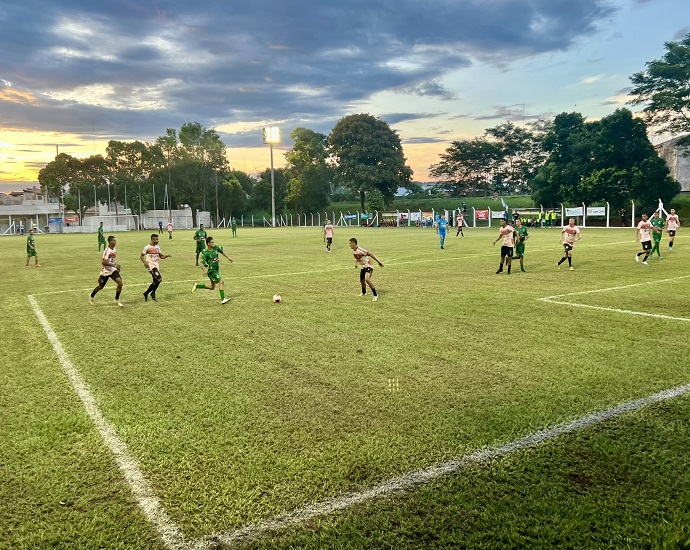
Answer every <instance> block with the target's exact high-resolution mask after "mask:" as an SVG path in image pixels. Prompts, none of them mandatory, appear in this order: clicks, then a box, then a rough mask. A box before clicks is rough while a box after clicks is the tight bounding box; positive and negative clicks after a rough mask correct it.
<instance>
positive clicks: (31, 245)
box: [26, 229, 41, 267]
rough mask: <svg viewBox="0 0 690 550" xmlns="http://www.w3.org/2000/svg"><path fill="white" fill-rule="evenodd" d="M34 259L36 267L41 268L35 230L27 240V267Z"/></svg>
mask: <svg viewBox="0 0 690 550" xmlns="http://www.w3.org/2000/svg"><path fill="white" fill-rule="evenodd" d="M32 256H33V257H34V261H35V262H36V267H41V264H39V263H38V252H36V241H35V240H34V230H33V229H31V230H30V231H29V236H28V237H27V238H26V267H29V258H31V257H32Z"/></svg>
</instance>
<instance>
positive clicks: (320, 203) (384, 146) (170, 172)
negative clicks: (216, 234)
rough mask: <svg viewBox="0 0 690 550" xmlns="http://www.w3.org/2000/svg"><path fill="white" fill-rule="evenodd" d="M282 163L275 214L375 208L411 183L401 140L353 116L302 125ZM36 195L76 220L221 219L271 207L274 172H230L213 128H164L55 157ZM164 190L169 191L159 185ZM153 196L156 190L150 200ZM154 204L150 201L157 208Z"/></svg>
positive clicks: (277, 172)
mask: <svg viewBox="0 0 690 550" xmlns="http://www.w3.org/2000/svg"><path fill="white" fill-rule="evenodd" d="M290 137H291V138H292V140H293V142H294V145H293V146H292V147H291V148H290V149H289V150H288V151H287V152H286V153H285V158H286V161H287V164H286V166H285V167H284V168H278V169H276V170H274V185H273V187H274V194H275V203H276V212H277V213H283V212H291V213H296V214H304V213H308V212H316V211H319V210H322V209H324V208H325V207H327V206H328V205H329V204H330V202H331V200H332V199H338V198H340V199H354V198H359V199H360V200H361V203H362V208H364V201H365V200H366V201H368V202H367V205H366V206H367V208H369V209H370V210H377V209H380V208H382V207H383V204H384V203H390V202H392V200H393V197H394V195H395V192H396V191H397V189H398V188H399V187H400V186H405V185H409V183H410V180H411V177H412V170H411V169H410V168H409V166H407V165H406V164H405V158H404V156H403V150H402V145H401V143H400V138H399V137H398V135H397V133H395V132H394V131H393V130H391V128H390V127H389V126H388V124H387V123H386V122H384V121H382V120H380V119H377V118H375V117H373V116H371V115H367V114H358V115H350V116H347V117H345V118H343V119H342V120H340V121H339V122H338V124H337V125H336V127H335V128H334V129H333V131H332V133H331V134H330V136H326V135H324V134H320V133H317V132H314V131H312V130H309V129H307V128H297V129H295V130H294V131H293V132H292V133H291V134H290ZM38 180H39V183H40V185H41V187H42V188H44V189H46V190H47V192H48V193H50V194H52V195H54V196H60V197H62V198H63V200H64V203H65V206H66V207H67V208H69V209H71V210H73V211H75V212H78V213H79V214H80V216H83V214H84V212H85V211H86V210H87V209H88V208H90V207H91V206H92V205H93V204H94V202H95V201H98V202H101V203H106V202H111V203H115V204H116V205H117V204H118V203H119V204H125V202H126V203H127V206H128V207H129V208H130V209H131V210H132V211H133V212H134V213H137V214H139V213H141V212H142V211H146V210H149V209H151V208H153V207H154V202H156V205H155V206H158V207H161V208H162V206H163V204H162V203H163V197H164V190H167V198H168V200H169V201H170V202H169V204H170V207H171V208H173V209H175V208H178V207H180V206H181V205H189V206H190V207H191V208H192V212H193V218H194V223H195V224H196V215H197V212H198V211H199V210H208V211H210V212H211V213H212V216H213V217H215V214H216V205H217V209H218V215H219V217H220V218H228V217H229V216H236V217H237V216H241V215H243V214H245V213H247V212H250V211H265V212H269V211H270V210H271V201H272V184H271V171H270V169H268V168H267V169H266V170H264V171H263V172H261V173H260V174H258V175H250V174H247V173H245V172H242V171H239V170H233V169H231V168H230V163H229V161H228V158H227V151H226V147H225V144H224V143H223V141H222V140H221V138H220V136H219V135H218V133H217V132H216V131H215V130H214V129H208V128H205V127H203V126H202V125H201V124H200V123H198V122H191V123H187V124H184V125H183V126H182V127H181V128H180V130H179V131H177V130H175V129H172V128H168V129H167V131H166V134H165V135H164V136H161V137H159V138H158V139H156V141H155V142H154V143H144V142H141V141H132V142H123V141H110V142H108V146H107V148H106V154H105V156H102V155H93V156H90V157H88V158H85V159H79V158H75V157H72V156H70V155H68V154H65V153H61V154H59V155H58V156H57V157H56V158H55V160H53V161H51V162H50V163H48V164H47V165H46V166H45V167H44V168H43V169H42V170H41V171H40V172H39V176H38ZM166 186H167V187H166ZM154 191H155V192H156V195H155V198H154ZM156 198H157V201H156Z"/></svg>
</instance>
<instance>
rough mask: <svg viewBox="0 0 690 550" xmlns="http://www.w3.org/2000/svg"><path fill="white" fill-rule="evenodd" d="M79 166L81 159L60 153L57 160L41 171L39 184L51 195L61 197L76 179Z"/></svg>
mask: <svg viewBox="0 0 690 550" xmlns="http://www.w3.org/2000/svg"><path fill="white" fill-rule="evenodd" d="M79 165H80V161H79V159H77V158H75V157H73V156H71V155H68V154H67V153H60V154H59V155H57V156H56V157H55V160H52V161H50V162H49V163H48V164H46V165H45V166H44V167H43V168H41V170H40V171H39V173H38V182H39V183H40V184H41V188H42V189H45V191H46V193H48V194H49V195H54V196H56V197H61V196H62V194H63V193H64V191H65V189H66V188H68V187H69V185H70V183H72V182H73V181H74V180H75V179H76V177H77V172H78V170H79Z"/></svg>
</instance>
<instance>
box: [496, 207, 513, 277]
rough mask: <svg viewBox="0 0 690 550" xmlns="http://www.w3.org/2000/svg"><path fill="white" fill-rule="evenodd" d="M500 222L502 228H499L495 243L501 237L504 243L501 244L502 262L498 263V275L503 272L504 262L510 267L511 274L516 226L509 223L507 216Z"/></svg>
mask: <svg viewBox="0 0 690 550" xmlns="http://www.w3.org/2000/svg"><path fill="white" fill-rule="evenodd" d="M499 223H500V224H501V228H500V229H499V232H498V237H497V238H496V240H495V241H494V245H495V244H496V243H497V242H498V241H500V240H501V239H503V244H502V245H501V263H500V264H498V271H497V272H496V275H498V274H499V273H501V272H503V264H504V263H505V264H506V266H507V267H508V275H510V268H511V266H512V263H513V246H514V244H515V237H516V233H515V228H514V227H513V226H512V225H508V222H506V220H505V218H501V221H500V222H499Z"/></svg>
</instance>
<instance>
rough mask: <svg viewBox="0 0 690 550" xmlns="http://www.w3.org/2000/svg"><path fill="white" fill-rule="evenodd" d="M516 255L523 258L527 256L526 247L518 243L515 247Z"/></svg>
mask: <svg viewBox="0 0 690 550" xmlns="http://www.w3.org/2000/svg"><path fill="white" fill-rule="evenodd" d="M515 255H516V256H520V257H521V258H522V257H523V256H524V255H525V245H524V244H521V243H518V244H516V245H515Z"/></svg>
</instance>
